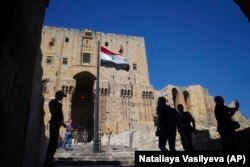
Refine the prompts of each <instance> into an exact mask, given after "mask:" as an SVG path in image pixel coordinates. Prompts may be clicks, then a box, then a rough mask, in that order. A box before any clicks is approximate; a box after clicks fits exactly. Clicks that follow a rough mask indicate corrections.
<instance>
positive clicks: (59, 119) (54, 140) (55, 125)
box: [44, 91, 66, 167]
mask: <svg viewBox="0 0 250 167" xmlns="http://www.w3.org/2000/svg"><path fill="white" fill-rule="evenodd" d="M63 97H66V95H65V94H64V93H63V91H57V92H56V94H55V99H52V100H51V101H50V102H49V109H50V113H51V119H50V126H49V132H50V139H49V145H48V148H47V153H46V159H45V163H44V167H51V166H53V164H52V161H53V156H54V154H55V152H56V149H57V146H58V139H59V129H60V127H61V125H63V126H64V127H66V125H65V124H64V123H63V111H62V103H61V100H62V99H63Z"/></svg>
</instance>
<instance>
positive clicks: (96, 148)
mask: <svg viewBox="0 0 250 167" xmlns="http://www.w3.org/2000/svg"><path fill="white" fill-rule="evenodd" d="M96 69H97V70H96V94H95V106H94V142H93V152H98V151H100V140H99V135H98V129H99V78H100V41H99V40H98V41H97V63H96Z"/></svg>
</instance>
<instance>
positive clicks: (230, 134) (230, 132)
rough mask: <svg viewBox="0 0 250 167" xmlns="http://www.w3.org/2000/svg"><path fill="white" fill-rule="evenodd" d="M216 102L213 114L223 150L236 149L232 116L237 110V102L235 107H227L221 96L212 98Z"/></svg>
mask: <svg viewBox="0 0 250 167" xmlns="http://www.w3.org/2000/svg"><path fill="white" fill-rule="evenodd" d="M214 101H215V103H216V105H215V109H214V114H215V118H216V120H217V131H218V132H219V134H220V136H221V141H222V149H223V151H234V150H235V149H236V142H235V129H234V128H233V127H232V116H233V115H234V114H235V112H236V111H238V110H239V106H240V104H239V102H238V100H236V101H235V107H234V108H229V107H227V106H225V105H224V99H223V97H221V96H216V97H215V98H214Z"/></svg>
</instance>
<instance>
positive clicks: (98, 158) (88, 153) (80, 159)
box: [54, 144, 136, 167]
mask: <svg viewBox="0 0 250 167" xmlns="http://www.w3.org/2000/svg"><path fill="white" fill-rule="evenodd" d="M72 148H73V150H71V151H65V150H64V149H62V148H60V149H57V152H56V154H55V156H54V157H55V163H56V165H59V166H60V167H64V166H65V167H67V166H69V167H71V166H74V167H80V166H84V167H86V165H87V166H93V167H94V166H103V165H104V166H105V167H108V166H117V167H121V166H128V167H130V166H134V163H135V162H134V157H135V150H136V149H135V148H128V147H126V146H110V145H104V146H103V147H102V150H101V151H100V152H98V153H94V152H93V145H91V144H88V145H77V146H73V147H72Z"/></svg>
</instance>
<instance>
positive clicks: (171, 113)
mask: <svg viewBox="0 0 250 167" xmlns="http://www.w3.org/2000/svg"><path fill="white" fill-rule="evenodd" d="M166 101H167V100H166V99H165V97H159V98H158V101H157V104H158V105H157V108H156V110H157V115H158V121H157V135H159V148H160V150H161V151H168V149H167V148H166V144H167V141H168V145H169V149H170V151H175V140H176V129H177V125H178V113H177V111H176V110H175V109H174V108H171V107H170V106H168V105H166Z"/></svg>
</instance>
